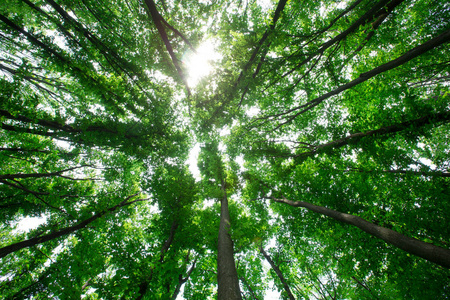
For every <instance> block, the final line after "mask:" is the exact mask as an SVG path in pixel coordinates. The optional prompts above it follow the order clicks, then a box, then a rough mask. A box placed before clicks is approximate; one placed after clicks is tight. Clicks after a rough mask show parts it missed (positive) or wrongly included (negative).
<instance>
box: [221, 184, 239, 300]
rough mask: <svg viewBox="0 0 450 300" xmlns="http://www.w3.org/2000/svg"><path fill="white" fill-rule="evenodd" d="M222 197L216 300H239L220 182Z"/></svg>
mask: <svg viewBox="0 0 450 300" xmlns="http://www.w3.org/2000/svg"><path fill="white" fill-rule="evenodd" d="M222 190H223V197H222V199H221V201H220V225H219V238H218V251H217V252H218V253H217V282H218V298H217V299H218V300H240V299H242V297H241V291H240V289H239V278H238V275H237V271H236V264H235V262H234V256H233V241H232V240H231V236H230V228H231V221H230V213H229V211H228V198H227V194H226V190H225V182H223V181H222Z"/></svg>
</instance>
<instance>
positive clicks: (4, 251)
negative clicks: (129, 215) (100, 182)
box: [0, 195, 147, 258]
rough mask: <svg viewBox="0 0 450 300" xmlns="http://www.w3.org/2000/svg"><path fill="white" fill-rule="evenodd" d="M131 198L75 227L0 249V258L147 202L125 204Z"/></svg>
mask: <svg viewBox="0 0 450 300" xmlns="http://www.w3.org/2000/svg"><path fill="white" fill-rule="evenodd" d="M133 196H135V195H133ZM133 196H131V197H133ZM131 197H128V198H127V199H125V200H124V201H122V202H120V203H119V204H117V205H115V206H113V207H111V208H108V209H106V210H104V211H102V212H99V213H97V214H95V215H93V216H92V217H90V218H88V219H86V220H84V221H82V222H80V223H78V224H76V225H73V226H69V227H66V228H63V229H61V230H59V231H56V232H52V233H49V234H46V235H43V236H40V237H35V238H31V239H28V240H25V241H22V242H18V243H14V244H11V245H9V246H6V247H3V248H0V258H1V257H4V256H6V255H8V254H10V253H12V252H15V251H18V250H20V249H23V248H28V247H32V246H36V245H39V244H41V243H44V242H47V241H50V240H53V239H56V238H59V237H61V236H64V235H68V234H70V233H72V232H75V231H77V230H79V229H82V228H84V227H86V226H87V225H89V224H90V223H92V222H94V221H95V220H97V219H99V218H101V217H103V216H104V215H106V214H108V213H110V212H112V211H115V210H116V209H118V208H120V207H123V206H126V205H130V204H132V203H135V202H138V201H145V200H147V199H137V200H133V201H130V202H127V201H128V200H129V199H130V198H131Z"/></svg>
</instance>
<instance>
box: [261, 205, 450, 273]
mask: <svg viewBox="0 0 450 300" xmlns="http://www.w3.org/2000/svg"><path fill="white" fill-rule="evenodd" d="M269 198H270V199H272V200H273V201H276V202H280V203H285V204H288V205H291V206H294V207H304V208H306V209H308V210H311V211H313V212H316V213H319V214H322V215H325V216H328V217H331V218H333V219H335V220H337V221H340V222H343V223H346V224H350V225H353V226H356V227H358V228H359V229H361V230H363V231H365V232H367V233H368V234H370V235H373V236H375V237H377V238H379V239H382V240H383V241H385V242H386V243H389V244H391V245H393V246H395V247H397V248H400V249H402V250H404V251H406V252H408V253H410V254H412V255H415V256H418V257H421V258H424V259H426V260H428V261H430V262H433V263H436V264H438V265H441V266H443V267H445V268H450V250H449V249H445V248H442V247H439V246H436V245H433V244H430V243H426V242H422V241H420V240H418V239H415V238H411V237H407V236H405V235H403V234H400V233H398V232H396V231H393V230H391V229H388V228H385V227H381V226H378V225H375V224H373V223H370V222H368V221H366V220H364V219H363V218H361V217H358V216H355V215H351V214H347V213H342V212H339V211H336V210H332V209H329V208H326V207H323V206H318V205H314V204H311V203H308V202H303V201H291V200H288V199H286V198H284V197H282V198H275V197H269Z"/></svg>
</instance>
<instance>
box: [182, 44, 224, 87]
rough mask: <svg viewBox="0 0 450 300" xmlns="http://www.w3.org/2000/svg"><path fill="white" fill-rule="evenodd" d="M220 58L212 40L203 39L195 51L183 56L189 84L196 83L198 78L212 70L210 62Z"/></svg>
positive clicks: (193, 84)
mask: <svg viewBox="0 0 450 300" xmlns="http://www.w3.org/2000/svg"><path fill="white" fill-rule="evenodd" d="M220 58H221V55H220V54H219V53H217V52H216V50H215V45H214V42H213V41H205V42H203V43H202V44H200V46H199V47H198V48H197V49H196V53H192V52H190V53H188V54H187V55H186V57H185V58H184V63H185V65H186V67H187V71H188V74H187V75H188V78H187V82H188V84H189V86H191V87H193V86H195V85H197V83H198V82H199V81H200V79H201V78H202V77H204V76H207V75H209V73H211V71H212V64H211V63H212V62H214V61H216V60H218V59H220Z"/></svg>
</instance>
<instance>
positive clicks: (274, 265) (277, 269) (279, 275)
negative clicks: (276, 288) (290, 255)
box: [259, 245, 295, 300]
mask: <svg viewBox="0 0 450 300" xmlns="http://www.w3.org/2000/svg"><path fill="white" fill-rule="evenodd" d="M259 251H260V252H261V254H262V255H263V256H264V258H265V259H266V260H267V261H268V262H269V264H270V266H271V267H272V269H273V270H274V271H275V273H276V274H277V276H278V279H280V281H281V283H282V284H283V287H284V291H285V292H286V294H287V295H288V297H289V299H290V300H295V297H294V295H292V292H291V289H290V288H289V285H288V284H287V281H286V278H284V276H283V273H281V270H280V268H278V266H277V265H276V264H275V262H274V261H273V260H272V259H271V258H270V256H269V254H267V252H266V251H265V250H264V248H263V247H262V245H261V246H260V247H259Z"/></svg>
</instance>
